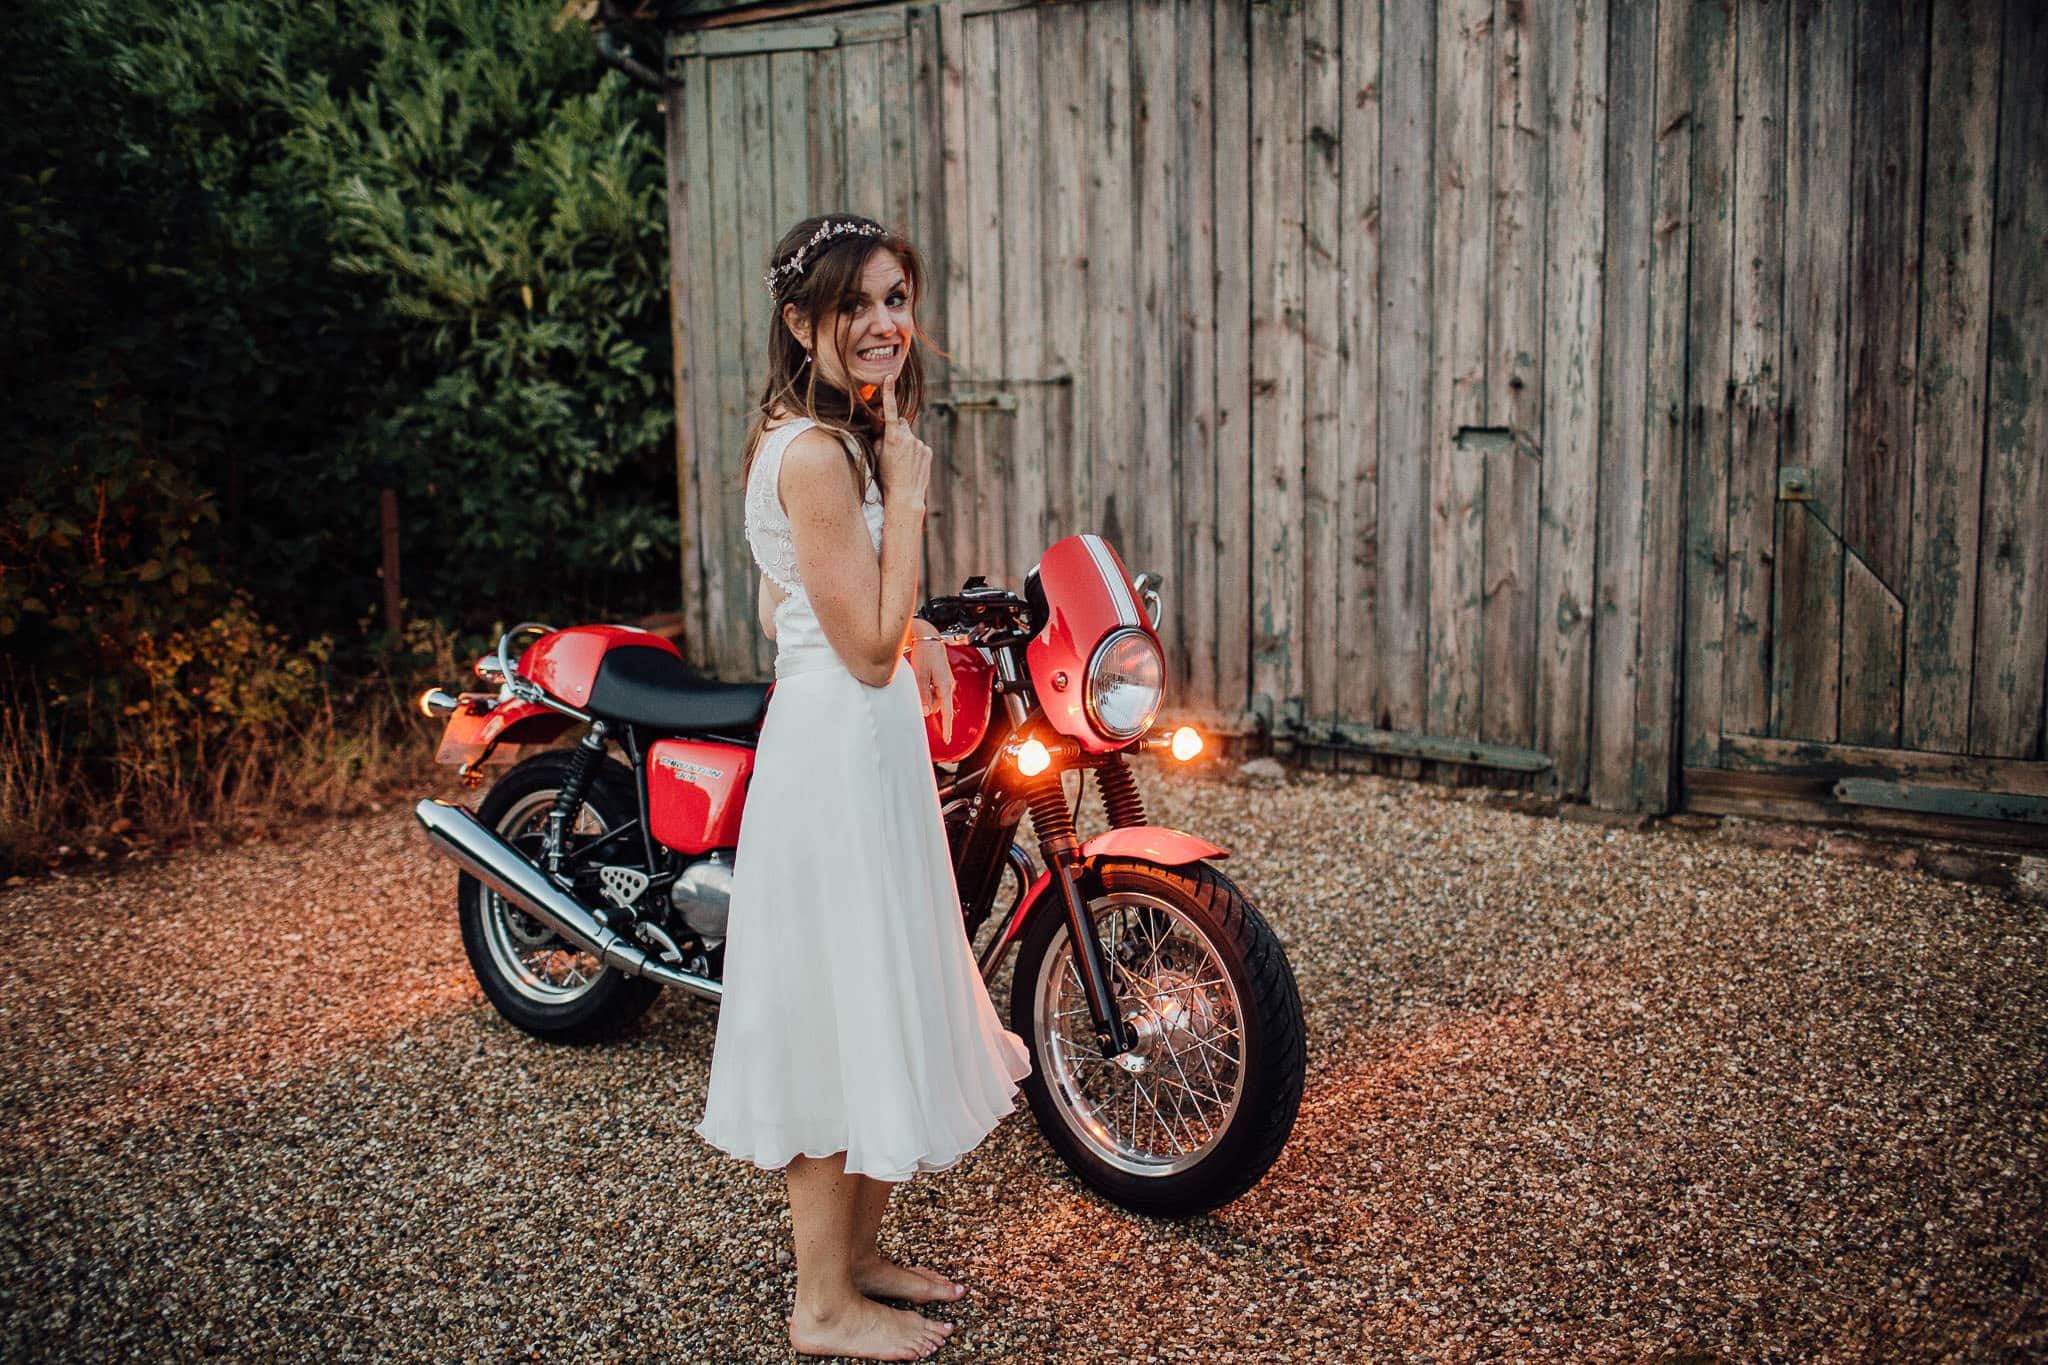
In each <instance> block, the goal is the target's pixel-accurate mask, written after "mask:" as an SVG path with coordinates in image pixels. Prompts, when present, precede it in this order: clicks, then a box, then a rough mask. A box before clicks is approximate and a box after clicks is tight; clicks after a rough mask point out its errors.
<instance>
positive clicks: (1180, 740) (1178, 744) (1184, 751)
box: [1173, 725, 1202, 763]
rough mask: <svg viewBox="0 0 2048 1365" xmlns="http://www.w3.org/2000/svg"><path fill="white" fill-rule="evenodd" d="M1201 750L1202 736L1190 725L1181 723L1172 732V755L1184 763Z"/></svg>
mask: <svg viewBox="0 0 2048 1365" xmlns="http://www.w3.org/2000/svg"><path fill="white" fill-rule="evenodd" d="M1200 752H1202V736H1201V733H1200V732H1199V731H1197V730H1196V729H1195V727H1194V726H1192V725H1183V726H1181V727H1180V729H1178V730H1175V731H1174V732H1173V756H1174V757H1175V758H1177V759H1179V760H1180V761H1181V762H1183V763H1185V762H1187V761H1188V760H1189V759H1191V758H1193V757H1194V756H1195V755H1196V754H1198V753H1200Z"/></svg>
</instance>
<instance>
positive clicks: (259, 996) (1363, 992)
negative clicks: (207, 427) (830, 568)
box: [0, 774, 2048, 1362]
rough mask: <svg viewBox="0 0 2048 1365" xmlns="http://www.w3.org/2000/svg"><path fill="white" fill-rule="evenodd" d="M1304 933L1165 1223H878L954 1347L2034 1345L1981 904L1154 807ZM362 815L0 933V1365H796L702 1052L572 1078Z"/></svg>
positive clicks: (1995, 914) (1872, 882) (1891, 1354)
mask: <svg viewBox="0 0 2048 1365" xmlns="http://www.w3.org/2000/svg"><path fill="white" fill-rule="evenodd" d="M1146 785H1147V787H1148V790H1149V792H1150V794H1151V796H1152V799H1153V806H1154V811H1155V815H1156V816H1157V817H1158V818H1161V819H1162V820H1164V821H1165V822H1167V823H1171V824H1178V825H1182V826H1185V827H1187V828H1191V829H1195V830H1198V831H1201V832H1202V833H1204V834H1206V835H1208V836H1210V837H1212V838H1215V839H1216V840H1217V841H1218V842H1220V843H1223V844H1225V845H1227V846H1230V847H1233V848H1235V849H1236V850H1237V856H1235V857H1233V858H1232V859H1231V860H1230V862H1229V863H1228V864H1227V865H1226V867H1227V870H1228V871H1229V872H1230V873H1231V874H1232V876H1234V877H1235V878H1236V879H1237V880H1238V881H1239V882H1240V884H1242V885H1243V886H1244V887H1246V888H1247V889H1248V890H1249V891H1250V892H1251V893H1252V895H1253V896H1254V897H1255V899H1257V900H1258V901H1259V902H1260V903H1261V905H1262V906H1263V907H1264V909H1265V912H1266V914H1267V916H1268V918H1269V919H1270V920H1271V921H1272V923H1273V925H1274V927H1275V928H1276V929H1277V930H1278V931H1279V933H1280V935H1281V936H1282V938H1283V939H1284V940H1285V941H1286V943H1287V946H1288V950H1289V953H1290V955H1291V956H1292V959H1293V961H1294V964H1295V968H1296V972H1297V975H1298V977H1299V981H1300V985H1301V994H1302V999H1303V1002H1304V1005H1305V1007H1306V1009H1307V1013H1308V1021H1309V1029H1310V1062H1309V1076H1308V1088H1307V1094H1306V1097H1305V1099H1304V1101H1303V1105H1302V1110H1301V1118H1300V1122H1299V1124H1298V1125H1297V1127H1296V1128H1295V1132H1294V1138H1293V1141H1292V1142H1291V1144H1290V1145H1289V1147H1288V1149H1287V1151H1286V1152H1285V1153H1284V1154H1283V1156H1282V1157H1281V1160H1280V1163H1279V1164H1278V1165H1277V1166H1276V1167H1275V1168H1274V1170H1273V1171H1272V1173H1271V1174H1270V1175H1269V1176H1268V1177H1267V1179H1266V1181H1265V1182H1264V1183H1263V1184H1262V1185H1261V1186H1259V1187H1258V1188H1257V1189H1256V1190H1254V1191H1253V1192H1252V1193H1251V1194H1249V1195H1248V1196H1246V1197H1245V1198H1244V1199H1242V1200H1240V1201H1239V1202H1238V1203H1236V1204H1234V1205H1232V1206H1230V1207H1228V1208H1226V1209H1223V1210H1221V1211H1220V1212H1218V1213H1216V1214H1214V1215H1211V1216H1208V1217H1204V1218H1201V1219H1197V1220H1194V1221H1192V1222H1188V1223H1180V1224H1169V1223H1156V1222H1150V1221H1147V1220H1143V1219H1139V1218H1135V1217H1132V1216H1129V1215H1127V1214H1125V1213H1123V1212H1121V1211H1120V1210H1118V1209H1115V1208H1113V1207H1109V1206H1107V1205H1105V1204H1103V1203H1101V1202H1099V1201H1098V1200H1096V1199H1095V1198H1093V1197H1092V1196H1091V1195H1089V1194H1088V1193H1086V1192H1085V1191H1084V1190H1083V1189H1082V1188H1081V1187H1080V1186H1079V1185H1078V1183H1077V1182H1075V1181H1074V1180H1072V1179H1070V1178H1069V1177H1067V1176H1066V1174H1065V1172H1064V1168H1063V1167H1062V1166H1060V1164H1059V1163H1058V1162H1057V1160H1056V1159H1054V1158H1053V1156H1052V1155H1051V1154H1050V1151H1049V1149H1048V1148H1047V1147H1046V1146H1045V1144H1044V1143H1043V1142H1042V1141H1041V1140H1040V1139H1039V1138H1038V1136H1037V1133H1036V1130H1035V1129H1034V1128H1033V1126H1032V1124H1031V1121H1030V1119H1029V1117H1028V1115H1025V1114H1023V1113H1022V1112H1021V1111H1020V1113H1019V1115H1018V1116H1017V1117H1014V1118H1012V1119H1011V1120H1009V1121H1007V1122H1006V1123H1004V1124H1003V1126H1002V1127H1001V1128H999V1129H998V1130H997V1132H996V1134H995V1135H994V1136H993V1137H992V1138H991V1139H990V1140H989V1141H988V1142H987V1143H985V1144H984V1145H983V1146H982V1147H981V1148H980V1149H979V1150H978V1151H977V1152H975V1153H974V1154H973V1155H972V1156H971V1157H970V1158H969V1159H968V1160H967V1161H965V1162H963V1163H962V1164H961V1165H960V1166H959V1167H957V1168H955V1169H954V1170H953V1171H951V1172H948V1173H946V1174H944V1175H942V1176H939V1177H936V1178H931V1179H923V1180H919V1181H916V1182H914V1183H913V1184H912V1185H910V1186H908V1187H906V1190H905V1192H904V1193H902V1194H901V1195H899V1197H898V1199H897V1202H896V1205H895V1210H896V1211H895V1213H894V1214H893V1215H892V1220H891V1229H890V1232H889V1234H888V1235H887V1238H886V1239H885V1240H886V1241H888V1242H890V1243H893V1245H894V1247H895V1248H896V1249H898V1250H899V1251H900V1252H902V1253H905V1254H908V1255H912V1256H915V1257H918V1258H920V1259H925V1260H928V1261H929V1262H930V1263H932V1264H934V1265H937V1266H940V1267H942V1268H944V1269H946V1270H947V1271H949V1272H950V1273H952V1274H954V1275H956V1276H959V1277H962V1278H965V1279H967V1280H969V1281H970V1282H971V1283H972V1285H973V1286H974V1292H973V1294H972V1296H971V1297H970V1298H969V1299H968V1300H966V1301H965V1302H964V1303H963V1304H961V1305H957V1306H953V1307H950V1308H949V1309H948V1310H946V1315H947V1316H949V1317H951V1318H953V1319H954V1320H955V1321H957V1322H958V1323H959V1326H960V1330H959V1331H958V1332H957V1333H956V1335H955V1336H954V1338H953V1340H952V1342H951V1343H949V1344H948V1346H947V1347H946V1348H945V1349H944V1350H943V1351H941V1353H940V1355H939V1357H938V1358H939V1359H941V1360H949V1361H959V1362H966V1361H997V1360H1020V1361H1025V1360H1028V1361H1040V1360H1053V1361H1062V1362H1066V1361H1116V1362H1124V1361H1178V1360H1189V1361H1194V1360H1200V1361H1218V1360H1230V1361H1238V1360H1243V1361H1293V1360H1301V1361H1310V1360H1313V1361H1324V1360H1346V1361H1348V1360H1357V1359H1368V1358H1370V1359H1426V1360H1433V1361H1457V1360H1482V1359H1516V1360H1560V1361H1564V1360H1569V1361H1597V1360H1622V1361H1639V1360H1666V1359H1674V1358H1675V1359H1684V1360H1690V1361H1706V1360H1715V1359H1726V1360H1743V1361H1748V1360H1774V1359H1781V1360H1795V1359H1796V1360H1810V1359H1845V1360H1846V1359H1857V1360H1860V1359H1869V1358H1883V1359H1914V1360H1917V1359H1927V1360H1934V1359H1971V1360H1997V1359H2014V1358H2028V1357H2031V1358H2039V1357H2041V1356H2043V1355H2044V1354H2048V1231H2044V1229H2048V1163H2044V1161H2043V1147H2044V1139H2048V1121H2044V1103H2048V1101H2044V1094H2048V1088H2044V1081H2048V1064H2044V1054H2048V1009H2044V1002H2048V930H2044V924H2043V919H2044V913H2043V911H2042V910H2041V909H2039V908H2037V907H2029V906H2027V905H2024V904H2022V903H2021V902H2019V901H2016V900H2009V899H2006V898H2005V897H2004V895H2003V893H1999V892H1994V891H1988V890H1985V889H1983V888H1979V887H1971V886H1964V885H1958V884H1954V883H1948V882H1942V881H1936V880H1933V879H1930V878H1928V877H1926V876H1924V875H1922V874H1921V873H1918V872H1908V871H1898V870H1893V869H1890V868H1883V867H1872V866H1864V865H1859V864H1853V863H1846V862H1841V861H1837V860H1832V859H1827V858H1822V857H1817V856H1816V855H1814V854H1812V853H1809V852H1798V851H1785V850H1775V849H1768V848H1758V847H1753V846H1749V845H1746V844H1744V843H1741V842H1738V841H1736V840H1734V839H1731V838H1728V837H1724V836H1722V835H1717V834H1714V833H1711V832H1708V833H1700V832H1685V831H1678V830H1672V829H1665V828H1652V829H1650V830H1647V831H1640V832H1639V831H1633V830H1623V829H1604V828H1600V827H1597V826H1589V825H1583V824H1575V823H1571V822H1567V821H1561V820H1554V819H1535V818H1530V817H1528V816H1524V815H1519V814H1516V813H1513V812H1511V811H1508V810H1505V809H1500V808H1498V807H1497V806H1494V805H1489V804H1487V803H1485V802H1484V801H1480V800H1473V799H1470V798H1471V796H1472V795H1473V794H1472V793H1450V792H1444V791H1440V790H1437V789H1433V788H1425V787H1419V786H1413V785H1408V784H1404V783H1400V782H1394V781H1388V780H1383V779H1378V778H1368V777H1336V776H1322V775H1317V776H1306V777H1303V778H1301V779H1299V780H1297V781H1295V782H1292V783H1290V784H1288V785H1286V786H1284V787H1281V788H1278V789H1273V790H1255V789H1251V788H1247V787H1241V786H1236V785H1231V784H1227V783H1224V782H1220V781H1212V780H1200V779H1194V778H1188V777H1176V778H1175V779H1173V780H1172V781H1171V782H1169V781H1167V780H1165V779H1163V778H1160V777H1158V776H1156V775H1154V774H1147V775H1146ZM454 882H455V877H454V873H453V871H452V869H451V868H450V866H449V865H448V864H446V863H444V862H441V861H440V860H438V859H436V858H434V857H433V856H432V855H431V854H430V853H429V852H428V851H427V849H426V847H425V845H424V842H423V840H422V839H421V838H420V837H419V836H418V835H417V834H416V832H415V830H414V827H413V822H412V819H411V816H410V814H409V813H406V812H403V811H391V812H387V813H384V814H380V815H375V816H371V817H366V818H363V819H359V820H355V821H352V822H348V823H342V824H332V825H325V826H317V827H311V828H308V829H305V830H301V831H298V832H295V833H293V834H291V835H289V836H287V837H286V838H285V839H284V840H283V841H282V842H276V843H269V844H260V845H253V846H244V847H240V848H235V849H229V850H225V851H215V852H210V853H203V854H199V853H195V854H188V855H184V856H181V857H179V858H176V859H174V860H171V861H167V862H165V863H163V864H161V865H158V866H154V867H146V868H141V869H135V870H130V871H126V872H123V873H120V874H116V875H94V876H80V877H73V878H70V879H66V880H61V881H55V882H46V883H42V884H39V885H34V886H30V887H26V888H23V889H19V890H14V891H8V892H5V893H0V917H4V923H5V924H6V925H7V926H8V927H9V928H10V930H11V936H12V939H13V941H14V943H15V948H14V950H13V951H14V954H15V956H14V959H13V961H14V966H13V968H12V969H10V971H9V973H8V974H7V981H6V985H5V989H4V991H0V1047H4V1059H0V1060H4V1065H0V1115H4V1124H5V1127H4V1133H5V1147H4V1151H0V1190H4V1195H5V1201H6V1211H5V1215H4V1233H0V1353H4V1354H5V1355H6V1356H7V1357H10V1358H15V1357H28V1356H34V1357H45V1356H66V1357H102V1356H146V1357H150V1358H163V1357H176V1358H190V1357H195V1356H200V1355H226V1356H230V1357H236V1358H280V1359H282V1358H292V1359H322V1360H324V1359H338V1358H344V1357H348V1358H380V1359H381V1358H405V1359H422V1360H428V1359H430V1360H455V1359H505V1358H510V1357H519V1358H527V1357H538V1358H544V1359H571V1358H576V1359H581V1358H621V1357H632V1358H647V1357H654V1358H664V1359H671V1360H690V1361H698V1360H703V1361H741V1360H745V1361H756V1360H784V1359H789V1358H791V1357H790V1356H789V1353H788V1351H787V1349H786V1347H785V1346H784V1344H783V1326H782V1323H783V1315H784V1313H785V1312H786V1311H787V1309H788V1305H789V1302H790V1297H791V1294H792V1292H793V1288H794V1274H793V1268H792V1266H791V1265H790V1263H789V1258H788V1246H789V1226H788V1215H787V1211H786V1207H785V1205H784V1202H783V1197H782V1191H781V1185H780V1181H779V1178H777V1177H772V1176H769V1175H765V1174H762V1173H760V1172H757V1171H755V1170H753V1169H752V1168H751V1167H746V1166H742V1165H740V1164H738V1163H734V1162H730V1161H727V1160H725V1159H723V1158H720V1157H718V1156H716V1155H715V1154H713V1153H712V1152H710V1150H709V1149H708V1148H706V1147H704V1146H703V1145H702V1144H700V1143H699V1142H698V1141H697V1139H696V1138H695V1137H694V1136H692V1135H691V1133H690V1131H689V1130H690V1127H691V1125H692V1124H693V1123H694V1122H695V1120H696V1117H697V1115H698V1113H699V1112H700V1110H701V1106H702V1103H703V1096H704V1086H705V1076H706V1069H707V1066H708V1063H709V1059H710V1053H711V1040H712V1032H713V1020H714V1016H713V1013H712V1011H711V1010H710V1009H709V1008H708V1007H706V1006H704V1005H701V1004H699V1003H695V1002H692V1001H689V1000H686V999H683V998H680V997H676V996H673V995H671V996H670V997H668V998H665V999H664V1000H663V1001H662V1002H660V1003H659V1004H657V1005H656V1007H655V1009H654V1011H653V1012H652V1013H651V1015H650V1016H649V1018H648V1021H647V1025H646V1027H645V1028H644V1029H642V1030H641V1031H640V1033H639V1034H638V1035H637V1036H635V1037H634V1038H632V1039H630V1040H628V1041H626V1042H624V1043H620V1044H614V1045H611V1046H607V1047H604V1048H601V1049H582V1050H577V1049H565V1048H549V1047H544V1046H541V1045H539V1044H536V1043H534V1042H532V1041H531V1040H529V1039H527V1038H525V1037H524V1036H523V1035H520V1034H518V1033H516V1032H515V1031H513V1030H512V1029H511V1028H510V1027H508V1026H507V1025H505V1024H504V1023H503V1022H501V1021H500V1020H499V1019H498V1018H497V1016H496V1015H495V1014H494V1013H493V1012H492V1011H491V1010H490V1008H489V1007H488V1006H487V1005H486V1004H485V1003H484V1001H483V998H482V996H481V995H480V994H479V993H478V992H477V991H476V989H475V986H474V984H473V982H472V981H471V978H470V976H469V973H468V968H467V965H466V964H465V962H464V960H463V957H462V950H461V945H460V942H459V939H458V936H457V933H456V928H455V918H454Z"/></svg>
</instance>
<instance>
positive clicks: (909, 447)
mask: <svg viewBox="0 0 2048 1365" xmlns="http://www.w3.org/2000/svg"><path fill="white" fill-rule="evenodd" d="M881 465H882V487H883V489H884V493H883V499H884V504H885V506H886V507H887V509H888V510H889V511H892V512H904V513H908V514H911V515H916V516H922V515H923V514H924V493H925V488H926V486H927V485H929V484H930V482H931V476H932V448H931V447H930V446H928V445H926V444H925V443H924V442H923V441H920V440H918V439H917V436H916V435H915V433H913V432H912V431H911V430H910V423H908V422H906V421H904V420H903V418H902V417H901V416H899V415H898V414H897V411H896V381H895V380H894V379H893V378H892V379H891V380H890V381H889V382H888V383H886V384H884V385H882V450H881Z"/></svg>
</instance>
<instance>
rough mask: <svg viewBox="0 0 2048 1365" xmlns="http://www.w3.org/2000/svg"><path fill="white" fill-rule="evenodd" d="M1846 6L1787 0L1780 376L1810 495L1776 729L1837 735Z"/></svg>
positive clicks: (1778, 687)
mask: <svg viewBox="0 0 2048 1365" xmlns="http://www.w3.org/2000/svg"><path fill="white" fill-rule="evenodd" d="M1854 22H1855V16H1854V11H1853V7H1852V6H1850V5H1849V4H1846V3H1844V0H1792V10H1791V29H1790V33H1789V41H1788V56H1787V59H1786V64H1785V70H1786V140H1785V331H1784V346H1785V381H1784V384H1783V386H1782V388H1781V394H1782V397H1783V400H1784V409H1783V420H1782V423H1781V425H1780V429H1779V435H1780V446H1779V464H1780V467H1781V468H1785V467H1790V468H1796V469H1804V470H1806V471H1807V473H1808V479H1807V482H1808V485H1809V487H1810V488H1811V489H1812V494H1813V496H1812V500H1811V501H1810V502H1804V503H1785V504H1781V505H1780V506H1779V508H1778V558H1777V561H1776V563H1775V564H1774V565H1773V570H1774V572H1773V580H1774V581H1773V585H1772V593H1773V602H1772V618H1771V619H1772V625H1771V723H1770V730H1771V732H1772V733H1774V734H1779V735H1786V736H1796V737H1798V738H1802V739H1817V740H1831V739H1833V738H1834V737H1835V726H1836V719H1837V715H1838V713H1839V710H1840V691H1841V676H1842V545H1841V541H1840V540H1839V538H1838V536H1837V530H1838V528H1839V527H1840V526H1841V525H1842V447H1843V441H1844V437H1845V426H1846V421H1847V418H1846V415H1845V409H1844V406H1843V404H1844V399H1845V396H1846V393H1845V385H1846V382H1847V381H1846V378H1845V376H1846V373H1847V364H1848V273H1849V86H1850V75H1851V71H1852V69H1853V57H1852V44H1851V42H1850V32H1851V28H1852V26H1853V24H1854Z"/></svg>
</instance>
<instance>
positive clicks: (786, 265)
mask: <svg viewBox="0 0 2048 1365" xmlns="http://www.w3.org/2000/svg"><path fill="white" fill-rule="evenodd" d="M849 232H850V233H852V234H853V235H854V236H856V237H880V236H882V235H883V229H882V228H880V227H878V226H876V225H875V224H873V223H861V222H856V221H855V220H853V219H851V218H849V219H847V220H845V221H844V222H838V223H834V222H831V221H830V220H827V221H826V223H825V224H824V226H822V227H820V228H819V229H818V230H817V231H816V232H814V233H812V234H811V240H810V241H808V242H805V243H804V244H803V245H802V246H800V247H798V248H797V249H796V254H795V255H794V256H791V257H790V258H789V259H788V260H787V261H784V262H783V263H782V264H781V265H778V266H776V267H775V268H774V269H773V270H771V271H769V272H768V273H767V274H765V275H763V276H762V277H761V283H763V284H765V285H767V286H768V293H769V294H770V295H771V296H773V295H774V294H775V293H776V291H777V289H778V288H779V284H778V281H781V279H782V277H783V276H784V275H787V276H788V277H789V280H790V282H794V281H795V280H796V279H797V278H798V277H799V276H801V275H802V274H803V273H804V266H805V264H806V263H807V262H808V261H809V260H810V255H811V248H812V247H814V246H816V245H818V243H820V242H823V241H828V240H830V239H831V238H834V237H839V236H843V235H845V234H846V233H849Z"/></svg>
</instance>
